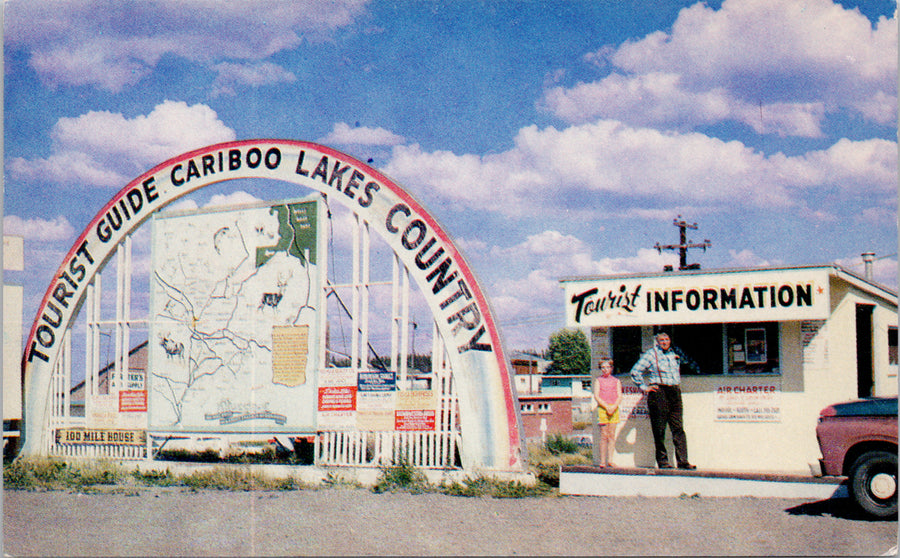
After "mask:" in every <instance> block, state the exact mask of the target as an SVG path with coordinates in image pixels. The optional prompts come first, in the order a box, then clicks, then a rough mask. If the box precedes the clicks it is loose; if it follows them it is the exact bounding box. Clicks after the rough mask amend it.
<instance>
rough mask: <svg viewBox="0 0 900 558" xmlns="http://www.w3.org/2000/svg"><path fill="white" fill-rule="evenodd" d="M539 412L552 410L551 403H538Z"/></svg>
mask: <svg viewBox="0 0 900 558" xmlns="http://www.w3.org/2000/svg"><path fill="white" fill-rule="evenodd" d="M538 412H539V413H549V412H550V403H538Z"/></svg>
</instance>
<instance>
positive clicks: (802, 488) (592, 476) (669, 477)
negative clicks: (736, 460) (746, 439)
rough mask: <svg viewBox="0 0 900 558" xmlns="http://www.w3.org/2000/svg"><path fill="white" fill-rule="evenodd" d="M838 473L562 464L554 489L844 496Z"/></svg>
mask: <svg viewBox="0 0 900 558" xmlns="http://www.w3.org/2000/svg"><path fill="white" fill-rule="evenodd" d="M844 481H845V479H844V478H842V477H811V476H802V475H793V474H779V473H752V472H735V471H704V470H701V469H696V470H692V471H687V470H682V469H655V468H626V467H621V468H620V467H592V466H580V465H579V466H564V467H561V468H560V475H559V492H560V494H569V495H573V496H660V497H669V498H672V497H675V498H677V497H684V496H707V497H742V496H753V497H757V498H809V499H817V500H826V499H828V498H841V497H846V496H847V488H846V483H845V482H844Z"/></svg>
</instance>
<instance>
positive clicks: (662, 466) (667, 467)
mask: <svg viewBox="0 0 900 558" xmlns="http://www.w3.org/2000/svg"><path fill="white" fill-rule="evenodd" d="M659 468H660V469H674V468H675V467H672V466H671V465H669V464H668V463H663V464H662V465H659Z"/></svg>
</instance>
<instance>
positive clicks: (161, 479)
mask: <svg viewBox="0 0 900 558" xmlns="http://www.w3.org/2000/svg"><path fill="white" fill-rule="evenodd" d="M131 476H132V477H133V478H134V479H135V480H136V481H138V482H139V483H142V484H145V485H147V486H175V485H177V484H178V483H179V481H178V479H177V478H176V477H175V475H173V474H172V473H171V472H169V470H168V469H167V470H165V471H141V470H139V469H135V470H134V471H133V472H132V473H131Z"/></svg>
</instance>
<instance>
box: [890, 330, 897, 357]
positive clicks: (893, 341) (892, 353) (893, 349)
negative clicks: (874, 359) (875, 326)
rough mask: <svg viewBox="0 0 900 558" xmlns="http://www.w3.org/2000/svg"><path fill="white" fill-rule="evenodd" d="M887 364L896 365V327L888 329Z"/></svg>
mask: <svg viewBox="0 0 900 558" xmlns="http://www.w3.org/2000/svg"><path fill="white" fill-rule="evenodd" d="M888 364H897V327H896V326H891V327H888Z"/></svg>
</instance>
